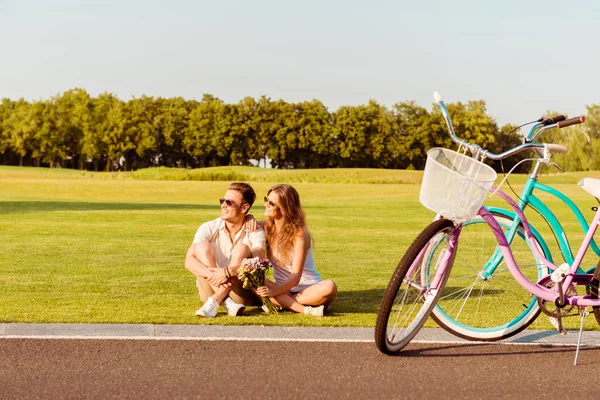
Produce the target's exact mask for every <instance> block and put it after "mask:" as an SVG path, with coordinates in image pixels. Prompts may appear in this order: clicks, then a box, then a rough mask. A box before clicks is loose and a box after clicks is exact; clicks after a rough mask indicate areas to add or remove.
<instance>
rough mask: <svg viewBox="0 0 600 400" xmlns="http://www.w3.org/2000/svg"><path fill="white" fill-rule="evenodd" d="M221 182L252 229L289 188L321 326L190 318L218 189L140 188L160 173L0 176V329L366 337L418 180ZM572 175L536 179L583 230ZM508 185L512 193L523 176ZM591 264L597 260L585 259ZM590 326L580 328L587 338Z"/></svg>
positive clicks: (418, 211) (417, 217)
mask: <svg viewBox="0 0 600 400" xmlns="http://www.w3.org/2000/svg"><path fill="white" fill-rule="evenodd" d="M229 171H230V172H232V173H233V174H238V175H237V176H241V175H243V176H245V177H248V178H249V181H251V183H252V184H253V186H254V188H255V190H256V192H257V195H258V199H259V200H257V202H256V204H255V206H254V208H253V210H252V212H253V214H254V215H256V216H257V218H258V219H261V217H262V211H263V201H262V200H261V199H262V197H263V196H264V195H265V194H266V191H267V189H268V188H269V187H270V186H271V185H272V184H273V183H274V182H288V183H292V184H293V185H294V186H295V187H296V188H297V189H298V191H299V192H300V195H301V196H302V201H303V206H304V208H305V211H306V214H307V221H308V224H309V229H310V231H311V233H312V237H313V239H314V255H315V258H316V263H317V268H318V269H319V271H320V273H321V275H322V276H323V277H324V278H330V279H333V280H334V281H336V282H337V284H338V287H339V295H338V298H337V299H336V301H335V302H334V303H333V304H332V306H331V308H330V315H329V316H327V317H326V318H323V319H317V318H314V317H312V318H311V317H308V316H303V315H298V314H294V313H289V312H285V313H282V314H281V315H277V316H269V315H264V314H262V313H261V312H260V309H258V308H250V309H248V311H247V312H246V314H247V316H244V317H241V318H233V317H228V316H225V314H224V313H223V311H221V313H220V314H219V317H218V318H215V319H208V320H206V319H202V320H201V319H197V318H196V317H195V316H194V312H195V310H196V309H197V308H198V307H199V306H200V301H199V299H198V297H197V294H196V290H195V285H194V279H193V276H192V275H191V274H190V273H189V272H188V271H187V270H186V269H185V268H184V257H185V253H186V250H187V248H188V247H189V245H190V244H191V241H192V239H193V236H194V233H195V231H196V229H197V228H198V226H199V225H200V224H201V223H202V222H204V221H207V220H210V219H214V218H216V217H217V216H218V215H219V205H218V201H217V199H218V198H219V197H222V195H223V194H224V192H225V190H226V187H227V184H228V182H224V181H195V180H149V179H148V178H149V175H152V174H154V175H156V171H154V172H152V173H151V174H149V175H148V174H147V175H146V176H144V177H140V176H137V177H136V176H133V175H132V173H90V172H82V171H73V170H49V169H36V168H16V167H0V246H1V247H0V248H1V251H0V293H1V299H2V301H1V302H0V322H77V323H169V324H200V323H201V324H255V325H312V326H363V327H370V326H373V325H374V323H375V318H376V313H377V308H378V306H379V303H380V301H381V298H382V295H383V291H384V289H385V287H386V285H387V282H388V280H389V278H390V276H391V273H392V272H393V270H394V268H395V266H396V264H397V262H398V261H399V259H400V257H401V256H402V254H403V252H404V251H405V250H406V248H407V247H408V246H409V245H410V243H411V241H412V240H413V239H414V238H415V237H416V235H417V234H418V233H419V232H420V231H421V230H422V229H423V228H424V227H425V226H426V225H427V224H428V223H429V222H430V221H431V219H432V217H433V215H434V213H433V212H431V211H429V210H427V209H425V208H424V207H423V206H421V204H420V203H419V201H418V197H419V184H418V183H419V182H420V179H421V172H417V171H389V170H388V171H386V170H351V169H347V170H311V171H306V170H305V171H299V170H295V171H277V170H264V169H258V168H250V167H241V168H237V167H236V168H229ZM169 173H171V172H169ZM141 174H142V175H143V172H142V173H141ZM587 175H588V176H592V175H593V174H587ZM232 176H233V175H232ZM581 176H586V174H564V175H552V176H548V177H545V178H543V179H541V181H543V182H551V183H553V184H554V186H555V187H557V188H558V189H559V190H562V191H564V192H566V193H568V194H569V195H571V196H572V198H573V199H574V200H575V201H576V202H577V204H580V206H581V208H582V209H583V210H586V213H585V214H586V216H587V217H588V220H591V216H592V215H593V214H592V212H591V211H589V210H590V208H591V207H592V206H593V205H594V204H595V200H594V199H593V198H592V197H591V196H589V195H587V194H586V193H585V192H583V191H582V190H581V189H579V188H578V187H577V186H576V185H574V184H573V182H577V180H578V179H579V178H580V177H581ZM307 177H308V178H307ZM511 181H513V182H515V184H513V186H514V187H515V188H516V189H520V188H521V184H522V182H524V177H523V176H515V177H514V179H512V180H511ZM315 182H320V183H315ZM351 182H359V183H351ZM360 182H385V183H360ZM391 182H401V183H391ZM505 189H507V190H508V188H507V187H505ZM544 199H545V197H544ZM490 204H497V205H501V204H502V202H499V201H498V200H497V199H492V200H491V201H490ZM550 204H555V202H554V200H552V199H550ZM558 215H559V217H560V218H561V219H564V220H565V221H566V222H565V224H564V226H565V228H566V229H567V231H568V232H571V231H572V232H573V233H574V234H573V236H572V240H571V243H572V245H573V246H574V247H575V246H577V245H578V244H579V242H580V241H581V239H582V238H583V235H582V234H581V233H580V230H579V229H578V225H577V223H576V221H575V219H574V218H572V217H571V214H570V213H569V212H568V210H563V209H561V213H559V214H558ZM532 218H533V217H532ZM533 219H534V223H536V225H537V226H540V225H541V224H542V222H541V221H539V218H538V219H536V218H533ZM541 230H542V231H544V229H541ZM546 231H547V230H546ZM570 238H571V236H570ZM547 239H548V241H551V238H547ZM596 258H597V257H596ZM589 262H590V263H592V264H595V262H596V260H594V257H592V256H590V261H589ZM498 308H499V310H501V308H502V305H501V304H499V305H498ZM499 312H501V311H499ZM546 321H547V318H544V317H541V318H540V319H539V322H536V324H535V325H534V327H536V328H540V329H549V328H550V325H549V324H548V323H547V322H546ZM592 322H593V317H592V318H588V325H590V326H589V328H592V327H593V326H595V323H594V324H592ZM430 324H431V325H430V326H434V323H432V322H430ZM567 327H573V329H574V328H575V327H577V321H576V320H575V319H571V320H567Z"/></svg>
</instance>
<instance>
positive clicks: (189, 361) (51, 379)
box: [0, 338, 600, 399]
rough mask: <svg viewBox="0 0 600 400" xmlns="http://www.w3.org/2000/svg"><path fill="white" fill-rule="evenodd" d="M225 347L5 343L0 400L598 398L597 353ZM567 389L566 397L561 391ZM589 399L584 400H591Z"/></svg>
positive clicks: (0, 349)
mask: <svg viewBox="0 0 600 400" xmlns="http://www.w3.org/2000/svg"><path fill="white" fill-rule="evenodd" d="M574 355H575V348H574V347H573V346H557V345H543V344H542V345H539V344H536V345H531V344H529V345H525V344H470V343H437V344H436V343H416V344H410V345H409V346H408V347H407V349H406V350H405V351H404V352H402V353H400V355H399V356H393V357H390V356H385V355H383V354H381V353H379V352H378V351H377V350H376V348H375V346H374V344H373V343H361V342H345V343H344V342H287V341H227V340H216V341H215V340H211V341H202V340H132V339H103V340H100V339H70V340H66V339H24V338H4V339H2V340H0V399H57V398H66V399H91V398H93V399H105V398H110V399H115V398H119V399H121V398H122V399H139V398H144V399H187V398H189V399H226V398H228V399H231V398H236V399H282V398H283V399H307V398H316V399H324V398H336V399H337V398H352V399H355V398H356V399H357V398H363V399H371V398H385V399H404V398H406V399H421V398H423V399H424V398H449V399H457V398H460V399H481V398H491V399H495V398H531V399H537V398H550V397H553V398H554V397H558V396H560V397H564V396H567V397H568V398H576V397H577V398H585V397H587V398H596V397H597V393H598V390H597V388H596V386H597V384H596V381H597V376H598V373H597V372H596V368H599V367H600V348H598V347H586V348H583V349H581V351H580V356H579V365H577V366H573V358H574ZM563 384H564V385H569V386H565V387H563V388H561V387H560V386H559V385H563ZM584 396H585V397H584Z"/></svg>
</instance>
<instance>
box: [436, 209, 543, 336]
mask: <svg viewBox="0 0 600 400" xmlns="http://www.w3.org/2000/svg"><path fill="white" fill-rule="evenodd" d="M492 214H493V215H494V218H496V221H497V222H498V224H499V225H500V227H501V228H502V229H503V231H504V232H505V234H506V231H507V230H508V229H509V228H510V227H511V226H512V225H513V220H512V219H511V218H508V217H506V216H503V215H501V214H498V213H492ZM535 245H536V246H538V248H539V249H541V248H542V247H541V246H540V245H539V240H538V239H536V241H535ZM510 247H511V251H512V253H513V256H514V258H515V261H516V262H517V265H518V266H519V269H520V270H521V272H523V274H524V275H525V276H526V277H527V278H528V279H529V280H530V281H532V282H537V281H538V280H539V279H540V278H541V277H542V276H544V275H546V274H547V273H548V268H547V267H546V266H545V265H544V264H542V263H541V262H540V261H539V260H538V258H537V257H536V256H535V253H533V250H532V249H531V247H530V245H529V244H528V242H527V241H526V240H525V232H524V229H523V226H522V225H520V226H519V227H518V229H517V230H516V233H515V235H514V239H513V240H512V243H511V245H510ZM544 255H545V257H546V258H549V257H550V256H549V255H548V254H544ZM539 313H540V309H539V306H538V303H537V298H536V297H535V296H532V295H531V294H530V293H529V292H528V291H527V290H525V289H524V288H523V287H522V286H521V285H519V283H518V282H517V281H516V280H515V279H514V278H513V276H512V274H511V273H510V271H509V270H508V267H507V265H506V261H505V260H504V257H502V256H501V253H500V249H499V247H498V241H497V240H496V237H495V236H494V234H493V232H492V230H491V229H490V227H489V226H488V224H487V223H486V222H485V221H484V220H483V219H482V218H481V217H479V216H478V217H475V218H474V219H472V220H471V221H468V222H465V223H463V227H462V231H461V234H460V241H459V248H458V251H457V253H456V258H455V260H454V266H453V268H452V274H451V275H450V277H449V279H448V283H447V285H446V287H445V289H444V292H443V293H442V295H441V297H440V299H439V301H438V303H437V306H436V307H435V309H434V310H433V312H432V318H433V319H434V320H435V321H436V322H437V323H438V324H439V325H440V326H441V327H442V328H444V329H445V330H447V331H448V332H450V333H452V334H454V335H456V336H458V337H461V338H464V339H468V340H480V341H495V340H500V339H505V338H507V337H510V336H513V335H515V334H517V333H518V332H520V331H522V330H523V329H525V328H527V327H528V326H529V325H530V324H531V323H532V322H533V321H534V320H535V319H536V318H537V316H538V315H539Z"/></svg>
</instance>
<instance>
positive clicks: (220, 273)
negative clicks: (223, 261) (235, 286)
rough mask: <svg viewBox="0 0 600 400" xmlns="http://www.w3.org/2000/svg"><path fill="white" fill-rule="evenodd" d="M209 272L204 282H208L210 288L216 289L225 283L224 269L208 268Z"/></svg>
mask: <svg viewBox="0 0 600 400" xmlns="http://www.w3.org/2000/svg"><path fill="white" fill-rule="evenodd" d="M209 270H210V271H211V272H212V274H211V275H210V276H208V277H207V278H206V280H208V283H210V285H211V286H213V287H218V286H221V285H225V284H226V283H227V281H228V279H227V277H226V276H225V268H209Z"/></svg>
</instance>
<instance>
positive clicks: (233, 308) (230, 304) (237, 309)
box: [223, 297, 246, 317]
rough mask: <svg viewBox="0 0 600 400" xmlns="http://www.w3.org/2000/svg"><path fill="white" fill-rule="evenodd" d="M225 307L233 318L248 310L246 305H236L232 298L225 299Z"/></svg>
mask: <svg viewBox="0 0 600 400" xmlns="http://www.w3.org/2000/svg"><path fill="white" fill-rule="evenodd" d="M223 307H225V309H226V310H227V313H228V314H229V315H231V316H232V317H239V316H240V315H242V313H243V312H244V310H245V309H246V306H245V305H243V304H240V303H236V302H235V301H233V299H232V298H231V297H227V298H226V299H225V301H224V302H223Z"/></svg>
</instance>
